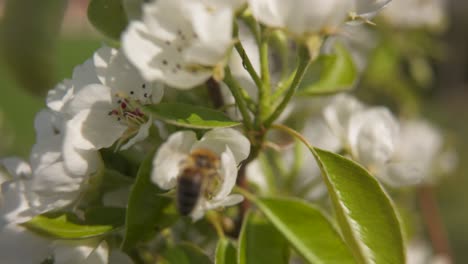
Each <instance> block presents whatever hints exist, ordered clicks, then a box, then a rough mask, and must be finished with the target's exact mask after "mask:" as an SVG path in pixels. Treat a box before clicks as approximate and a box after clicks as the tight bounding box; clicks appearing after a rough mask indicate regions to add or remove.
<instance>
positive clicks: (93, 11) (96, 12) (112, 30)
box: [88, 0, 128, 40]
mask: <svg viewBox="0 0 468 264" xmlns="http://www.w3.org/2000/svg"><path fill="white" fill-rule="evenodd" d="M88 19H89V21H90V22H91V24H93V26H94V27H95V28H96V29H98V30H99V31H100V32H101V33H103V34H104V35H106V36H107V37H110V38H112V39H114V40H120V34H121V33H122V31H124V30H125V28H126V27H127V23H128V21H127V16H126V14H125V10H124V8H123V4H122V1H121V0H91V2H90V3H89V6H88Z"/></svg>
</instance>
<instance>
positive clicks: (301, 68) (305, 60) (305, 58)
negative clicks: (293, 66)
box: [263, 47, 311, 128]
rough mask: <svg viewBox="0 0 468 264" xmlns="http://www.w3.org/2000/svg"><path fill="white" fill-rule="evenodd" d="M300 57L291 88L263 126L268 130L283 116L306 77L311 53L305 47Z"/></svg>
mask: <svg viewBox="0 0 468 264" xmlns="http://www.w3.org/2000/svg"><path fill="white" fill-rule="evenodd" d="M298 55H299V65H298V66H297V70H296V74H295V75H294V79H293V81H292V83H291V86H290V87H289V89H288V91H287V92H286V95H285V96H284V98H283V101H281V103H280V104H279V105H278V107H276V109H275V111H274V112H273V113H272V114H271V115H270V117H269V118H268V119H267V120H266V121H265V122H264V123H263V125H264V126H265V127H266V128H268V127H269V126H271V124H273V122H274V121H275V120H276V119H277V118H278V117H279V116H280V115H281V113H283V111H284V109H285V108H286V106H287V105H288V103H289V101H290V100H291V98H292V97H293V95H294V94H295V93H296V91H297V88H298V87H299V84H300V83H301V81H302V78H303V77H304V74H305V72H306V70H307V68H308V67H309V65H310V62H311V60H310V56H309V52H308V50H307V49H306V48H305V47H300V48H299V52H298Z"/></svg>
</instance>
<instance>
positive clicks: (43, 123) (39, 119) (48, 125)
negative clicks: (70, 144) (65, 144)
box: [34, 109, 63, 141]
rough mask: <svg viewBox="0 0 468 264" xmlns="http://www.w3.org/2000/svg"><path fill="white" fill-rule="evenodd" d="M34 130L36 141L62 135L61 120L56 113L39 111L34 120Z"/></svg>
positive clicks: (46, 110)
mask: <svg viewBox="0 0 468 264" xmlns="http://www.w3.org/2000/svg"><path fill="white" fill-rule="evenodd" d="M34 129H35V131H36V140H37V141H40V140H41V139H43V138H48V137H53V136H55V135H59V134H62V132H63V118H62V117H60V116H59V115H58V113H56V112H52V111H50V110H48V109H43V110H41V111H39V112H38V113H37V114H36V117H35V118H34Z"/></svg>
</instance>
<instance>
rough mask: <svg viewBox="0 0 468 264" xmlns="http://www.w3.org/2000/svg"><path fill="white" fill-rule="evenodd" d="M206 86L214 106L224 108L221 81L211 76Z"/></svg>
mask: <svg viewBox="0 0 468 264" xmlns="http://www.w3.org/2000/svg"><path fill="white" fill-rule="evenodd" d="M206 88H207V90H208V95H209V96H210V99H211V101H212V102H213V106H214V108H216V109H219V108H222V107H223V106H224V99H223V95H222V94H221V89H220V87H219V83H218V82H217V81H216V80H215V79H213V78H210V79H208V81H206Z"/></svg>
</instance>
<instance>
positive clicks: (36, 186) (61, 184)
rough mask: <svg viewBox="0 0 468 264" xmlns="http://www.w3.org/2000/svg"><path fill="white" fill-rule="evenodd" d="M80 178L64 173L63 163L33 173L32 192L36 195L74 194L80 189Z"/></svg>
mask: <svg viewBox="0 0 468 264" xmlns="http://www.w3.org/2000/svg"><path fill="white" fill-rule="evenodd" d="M82 181H83V179H81V178H77V177H71V176H70V175H69V174H68V172H67V171H65V168H64V164H63V162H57V163H54V164H52V165H51V166H48V167H45V168H42V169H41V170H38V171H35V172H34V177H33V179H32V182H33V190H34V191H35V192H38V193H45V194H47V193H53V192H74V191H77V190H78V189H79V188H80V184H81V182H82Z"/></svg>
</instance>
